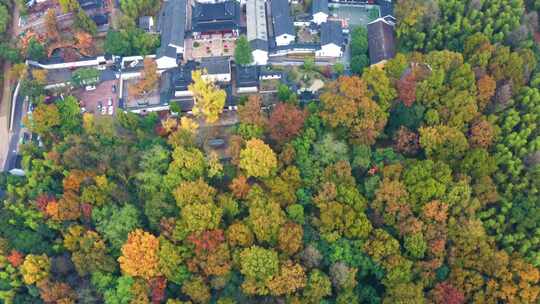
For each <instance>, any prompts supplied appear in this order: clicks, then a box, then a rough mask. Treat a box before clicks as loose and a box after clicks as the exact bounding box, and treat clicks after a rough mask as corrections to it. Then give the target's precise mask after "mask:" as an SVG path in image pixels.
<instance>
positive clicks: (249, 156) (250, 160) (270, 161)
mask: <svg viewBox="0 0 540 304" xmlns="http://www.w3.org/2000/svg"><path fill="white" fill-rule="evenodd" d="M240 168H242V170H244V171H245V172H246V176H254V177H263V178H264V177H268V176H270V175H272V174H273V173H274V172H275V170H276V168H277V158H276V154H275V153H274V151H272V148H270V147H269V146H268V145H267V144H265V143H264V142H263V141H262V140H260V139H256V138H253V139H250V140H249V141H248V142H247V143H246V148H245V149H243V150H242V151H241V152H240Z"/></svg>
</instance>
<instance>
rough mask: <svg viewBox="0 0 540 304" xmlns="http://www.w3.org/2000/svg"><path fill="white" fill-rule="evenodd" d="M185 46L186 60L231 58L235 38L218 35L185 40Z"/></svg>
mask: <svg viewBox="0 0 540 304" xmlns="http://www.w3.org/2000/svg"><path fill="white" fill-rule="evenodd" d="M185 44H186V59H187V60H197V59H201V58H206V57H222V56H232V55H233V54H234V48H235V47H236V37H233V36H227V35H223V36H222V35H220V34H214V35H211V36H210V35H206V36H203V37H201V38H200V39H186V43H185Z"/></svg>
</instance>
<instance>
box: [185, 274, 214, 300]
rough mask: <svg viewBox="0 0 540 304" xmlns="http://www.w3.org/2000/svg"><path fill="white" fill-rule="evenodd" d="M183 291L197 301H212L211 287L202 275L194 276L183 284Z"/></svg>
mask: <svg viewBox="0 0 540 304" xmlns="http://www.w3.org/2000/svg"><path fill="white" fill-rule="evenodd" d="M182 292H183V293H184V294H186V295H188V296H189V297H190V298H191V300H193V302H195V303H208V302H209V301H210V296H211V294H210V288H209V287H208V284H207V283H206V282H204V280H203V279H202V278H201V277H200V276H196V277H193V278H192V279H190V280H189V281H187V282H186V283H185V284H183V285H182Z"/></svg>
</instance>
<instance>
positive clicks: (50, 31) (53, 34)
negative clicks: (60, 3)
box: [45, 9, 60, 41]
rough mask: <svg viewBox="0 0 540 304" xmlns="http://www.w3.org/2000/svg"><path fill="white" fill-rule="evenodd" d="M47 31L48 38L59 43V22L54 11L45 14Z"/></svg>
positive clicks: (50, 10) (49, 10)
mask: <svg viewBox="0 0 540 304" xmlns="http://www.w3.org/2000/svg"><path fill="white" fill-rule="evenodd" d="M45 29H46V30H47V37H48V38H49V39H50V40H52V41H58V40H59V39H60V30H59V29H58V21H57V19H56V11H55V10H54V9H48V10H47V12H45Z"/></svg>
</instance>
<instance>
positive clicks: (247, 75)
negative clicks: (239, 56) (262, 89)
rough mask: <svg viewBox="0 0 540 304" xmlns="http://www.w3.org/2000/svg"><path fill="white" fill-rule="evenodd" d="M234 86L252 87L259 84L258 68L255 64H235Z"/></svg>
mask: <svg viewBox="0 0 540 304" xmlns="http://www.w3.org/2000/svg"><path fill="white" fill-rule="evenodd" d="M235 78H236V86H237V87H254V86H258V85H259V69H258V67H257V66H242V67H241V66H236V73H235Z"/></svg>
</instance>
